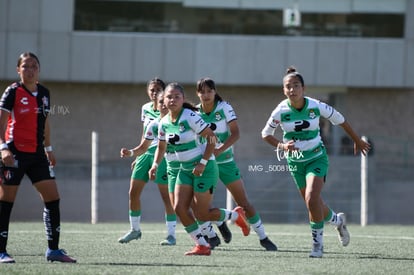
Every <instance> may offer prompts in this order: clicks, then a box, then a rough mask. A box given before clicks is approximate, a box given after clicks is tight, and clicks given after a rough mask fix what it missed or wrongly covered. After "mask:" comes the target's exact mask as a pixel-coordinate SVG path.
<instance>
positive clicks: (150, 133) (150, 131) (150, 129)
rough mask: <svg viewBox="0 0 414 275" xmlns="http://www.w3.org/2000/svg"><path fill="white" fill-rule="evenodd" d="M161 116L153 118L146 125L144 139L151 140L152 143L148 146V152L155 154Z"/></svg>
mask: <svg viewBox="0 0 414 275" xmlns="http://www.w3.org/2000/svg"><path fill="white" fill-rule="evenodd" d="M159 121H160V120H159V118H156V119H154V120H151V121H150V122H149V124H148V125H147V126H146V127H145V132H144V139H147V140H151V145H150V146H149V147H148V150H147V153H149V154H152V155H153V154H154V152H155V149H156V148H157V145H158V124H159Z"/></svg>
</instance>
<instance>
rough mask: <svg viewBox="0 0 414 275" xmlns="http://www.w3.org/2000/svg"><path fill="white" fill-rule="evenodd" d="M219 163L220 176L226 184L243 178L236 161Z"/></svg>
mask: <svg viewBox="0 0 414 275" xmlns="http://www.w3.org/2000/svg"><path fill="white" fill-rule="evenodd" d="M217 165H218V168H219V178H220V180H221V181H222V182H223V183H224V185H228V184H229V183H232V182H234V181H236V180H239V179H240V178H241V175H240V169H239V167H237V164H236V162H235V161H229V162H224V163H219V164H217Z"/></svg>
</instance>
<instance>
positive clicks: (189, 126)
mask: <svg viewBox="0 0 414 275" xmlns="http://www.w3.org/2000/svg"><path fill="white" fill-rule="evenodd" d="M164 104H165V105H166V106H167V108H168V115H166V116H165V117H164V118H163V119H161V121H160V126H159V133H158V139H159V141H158V147H157V151H156V154H155V158H154V163H153V165H152V168H151V170H150V172H149V173H150V177H151V178H154V177H155V173H156V171H157V168H158V166H159V164H160V163H161V161H162V159H163V157H164V154H165V152H168V153H169V154H171V153H174V154H175V156H176V159H177V161H178V163H179V164H180V169H179V172H178V175H177V176H176V182H174V183H169V184H175V187H174V210H175V212H176V213H177V215H178V216H179V218H180V221H181V223H182V224H183V225H184V228H185V230H186V232H187V233H188V234H189V235H190V236H191V238H192V239H193V240H194V241H195V243H196V246H195V247H194V248H193V249H192V250H190V251H188V252H186V253H185V255H210V254H211V250H210V246H209V245H208V243H207V241H206V240H205V239H204V237H203V235H202V232H201V230H200V227H199V226H198V224H197V221H196V220H195V218H196V219H197V220H198V221H199V223H200V224H201V223H203V221H225V220H232V221H235V223H236V225H238V226H240V227H241V228H242V230H245V229H246V227H248V224H247V221H246V217H245V215H244V211H243V209H242V208H241V207H236V208H235V209H234V210H233V211H229V210H226V209H219V208H212V209H210V204H211V201H212V198H213V193H214V189H215V187H216V184H217V180H218V168H217V163H216V161H215V159H214V155H213V152H214V147H215V142H216V136H215V135H214V133H213V131H212V130H211V129H210V127H208V126H209V125H208V124H207V123H205V122H204V121H203V119H202V118H201V117H200V116H199V115H198V114H197V113H195V112H194V110H195V108H194V106H192V105H189V104H188V103H187V102H185V97H184V89H183V87H182V86H181V85H179V84H178V83H170V84H169V85H167V87H166V88H165V92H164ZM200 136H201V137H203V138H205V140H206V143H204V144H201V143H199V142H198V141H199V138H200ZM167 165H169V161H168V158H167ZM191 209H192V210H193V212H194V216H195V218H194V216H193V215H192V213H191V211H190V210H191Z"/></svg>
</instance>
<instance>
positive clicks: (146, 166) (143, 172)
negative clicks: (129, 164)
mask: <svg viewBox="0 0 414 275" xmlns="http://www.w3.org/2000/svg"><path fill="white" fill-rule="evenodd" d="M153 161H154V155H151V154H143V155H141V156H139V157H137V159H136V160H135V166H134V169H133V170H132V175H131V178H132V179H134V180H142V181H144V182H148V180H149V175H148V171H149V170H150V169H151V166H152V163H153ZM154 182H155V183H157V184H168V177H167V164H166V162H165V160H164V159H163V160H162V161H161V163H160V165H159V166H158V169H157V174H156V175H155V180H154Z"/></svg>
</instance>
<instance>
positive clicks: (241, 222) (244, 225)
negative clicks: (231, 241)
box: [233, 206, 250, 236]
mask: <svg viewBox="0 0 414 275" xmlns="http://www.w3.org/2000/svg"><path fill="white" fill-rule="evenodd" d="M233 211H236V212H237V214H239V216H238V217H237V219H236V220H235V223H236V225H237V226H238V227H240V228H241V230H242V232H243V235H244V236H249V234H250V224H249V223H248V222H247V218H246V215H245V214H244V210H243V208H241V207H240V206H237V207H236V208H234V209H233Z"/></svg>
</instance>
